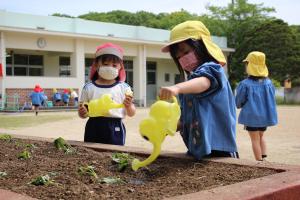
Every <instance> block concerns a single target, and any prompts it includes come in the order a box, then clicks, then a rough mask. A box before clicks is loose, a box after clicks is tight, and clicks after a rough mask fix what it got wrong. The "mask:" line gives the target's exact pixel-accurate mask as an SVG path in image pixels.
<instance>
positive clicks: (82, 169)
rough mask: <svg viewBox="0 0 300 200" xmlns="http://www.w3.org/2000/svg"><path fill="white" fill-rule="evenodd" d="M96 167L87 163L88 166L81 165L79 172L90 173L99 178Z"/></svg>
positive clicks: (89, 174) (82, 173)
mask: <svg viewBox="0 0 300 200" xmlns="http://www.w3.org/2000/svg"><path fill="white" fill-rule="evenodd" d="M94 169H95V168H94V167H93V166H91V165H87V166H85V167H84V166H81V167H79V169H78V173H79V174H80V175H88V176H92V177H94V178H96V179H97V178H98V175H97V173H96V172H95V170H94Z"/></svg>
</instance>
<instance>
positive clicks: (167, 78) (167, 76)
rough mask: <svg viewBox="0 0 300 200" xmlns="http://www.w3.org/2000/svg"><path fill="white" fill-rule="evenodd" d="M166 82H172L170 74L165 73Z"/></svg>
mask: <svg viewBox="0 0 300 200" xmlns="http://www.w3.org/2000/svg"><path fill="white" fill-rule="evenodd" d="M165 82H170V74H168V73H165Z"/></svg>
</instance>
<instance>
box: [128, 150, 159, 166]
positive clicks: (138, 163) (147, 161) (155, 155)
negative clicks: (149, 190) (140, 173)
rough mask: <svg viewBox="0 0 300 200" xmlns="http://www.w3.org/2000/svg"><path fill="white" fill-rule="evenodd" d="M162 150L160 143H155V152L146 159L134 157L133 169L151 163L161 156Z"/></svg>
mask: <svg viewBox="0 0 300 200" xmlns="http://www.w3.org/2000/svg"><path fill="white" fill-rule="evenodd" d="M160 151H161V145H160V144H156V145H153V152H152V153H151V155H150V156H149V157H148V158H147V159H146V160H144V161H140V160H138V159H134V160H133V161H132V169H133V170H134V171H137V170H138V169H139V168H141V167H144V166H147V165H149V164H150V163H152V162H153V161H154V160H155V159H156V158H157V157H158V156H159V154H160Z"/></svg>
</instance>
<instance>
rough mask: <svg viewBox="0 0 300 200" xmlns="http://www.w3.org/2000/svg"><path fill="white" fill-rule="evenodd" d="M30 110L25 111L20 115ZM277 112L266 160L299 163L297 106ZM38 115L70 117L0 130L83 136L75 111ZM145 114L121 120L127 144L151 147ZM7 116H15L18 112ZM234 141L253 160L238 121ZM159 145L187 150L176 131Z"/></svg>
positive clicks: (82, 122)
mask: <svg viewBox="0 0 300 200" xmlns="http://www.w3.org/2000/svg"><path fill="white" fill-rule="evenodd" d="M31 114H32V113H24V114H21V115H31ZM278 114H279V124H278V125H277V126H275V127H271V128H268V130H267V132H266V141H267V148H268V161H273V162H279V163H285V164H298V165H300V121H299V119H300V106H279V107H278ZM39 115H69V116H70V115H71V116H73V118H72V119H69V120H64V121H58V122H54V123H46V124H42V125H39V126H34V127H26V128H19V129H15V130H11V129H10V130H9V129H8V130H5V129H0V132H1V133H11V134H19V135H30V136H40V137H47V138H56V137H59V136H62V137H64V138H65V139H70V140H79V141H82V140H83V134H84V126H85V122H86V120H83V119H80V118H79V117H77V113H76V112H54V113H53V112H41V113H40V114H39ZM147 115H148V109H143V108H139V109H138V110H137V114H136V115H135V116H134V117H133V118H126V119H125V120H124V123H125V126H126V128H127V138H126V146H136V147H144V148H148V149H151V148H152V147H151V144H150V143H149V142H147V141H145V140H144V139H142V138H141V137H140V135H139V133H138V124H139V122H140V120H142V119H144V118H146V117H147ZM10 116H16V117H17V116H18V115H10ZM0 123H1V122H0ZM237 143H238V148H239V153H240V157H241V158H246V159H251V160H253V159H254V157H253V154H252V149H251V142H250V138H249V136H248V134H247V132H246V131H245V130H243V126H241V125H238V126H237ZM162 149H163V150H169V151H177V152H186V147H185V145H184V143H183V142H182V139H181V137H180V135H179V134H176V135H175V136H174V137H167V138H166V140H165V142H164V143H163V147H162Z"/></svg>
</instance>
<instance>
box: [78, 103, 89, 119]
mask: <svg viewBox="0 0 300 200" xmlns="http://www.w3.org/2000/svg"><path fill="white" fill-rule="evenodd" d="M78 115H79V117H81V118H87V117H88V111H87V109H86V107H85V106H84V105H83V104H82V103H80V104H79V107H78Z"/></svg>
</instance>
